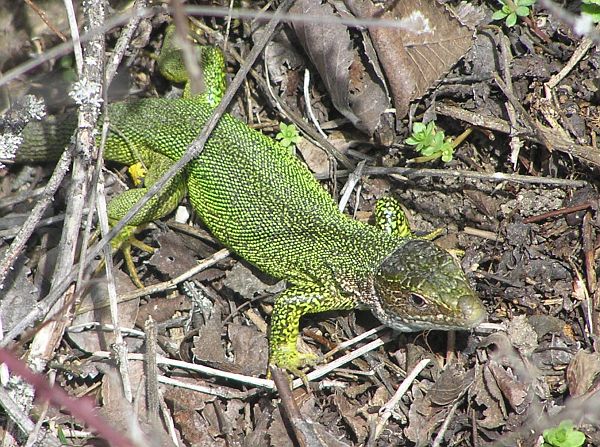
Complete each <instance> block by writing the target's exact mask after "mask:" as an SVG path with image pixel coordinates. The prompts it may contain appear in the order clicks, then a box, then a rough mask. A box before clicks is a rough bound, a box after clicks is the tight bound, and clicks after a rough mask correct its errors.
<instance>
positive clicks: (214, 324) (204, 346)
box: [192, 305, 229, 366]
mask: <svg viewBox="0 0 600 447" xmlns="http://www.w3.org/2000/svg"><path fill="white" fill-rule="evenodd" d="M222 331H223V321H222V319H221V308H220V307H219V306H218V305H215V306H214V307H213V310H212V314H211V316H210V318H209V320H208V321H207V322H206V324H205V325H204V326H202V327H201V328H200V329H199V330H198V335H197V336H195V337H194V347H193V348H192V353H193V354H194V355H195V356H196V358H197V359H198V360H199V361H201V362H204V363H208V364H210V365H222V366H225V365H229V361H228V360H227V357H226V356H225V349H224V347H223V340H222V339H221V332H222Z"/></svg>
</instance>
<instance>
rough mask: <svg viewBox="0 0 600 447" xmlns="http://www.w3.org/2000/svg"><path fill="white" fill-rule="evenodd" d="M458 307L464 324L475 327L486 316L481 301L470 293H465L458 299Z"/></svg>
mask: <svg viewBox="0 0 600 447" xmlns="http://www.w3.org/2000/svg"><path fill="white" fill-rule="evenodd" d="M458 308H459V309H460V310H461V312H462V314H463V317H464V319H465V325H466V326H468V327H475V326H477V325H479V323H481V322H483V321H484V320H485V318H486V311H485V308H484V307H483V304H482V303H481V301H480V300H479V299H478V298H476V297H473V296H471V295H465V296H463V297H461V298H460V299H459V300H458Z"/></svg>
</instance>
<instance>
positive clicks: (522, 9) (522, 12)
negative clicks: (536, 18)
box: [515, 6, 529, 17]
mask: <svg viewBox="0 0 600 447" xmlns="http://www.w3.org/2000/svg"><path fill="white" fill-rule="evenodd" d="M515 12H516V14H517V15H518V16H519V17H525V16H528V15H529V8H528V7H527V6H519V7H518V8H517V10H516V11H515Z"/></svg>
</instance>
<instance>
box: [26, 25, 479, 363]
mask: <svg viewBox="0 0 600 447" xmlns="http://www.w3.org/2000/svg"><path fill="white" fill-rule="evenodd" d="M171 33H172V30H171V29H169V31H168V36H167V38H166V39H165V45H164V47H163V50H162V53H161V58H160V59H159V66H160V67H161V70H162V71H163V72H166V73H167V74H168V76H169V78H170V79H176V80H183V79H185V78H186V75H185V71H184V70H182V69H181V67H182V65H181V62H180V59H179V52H178V51H177V49H176V48H175V50H174V49H173V46H172V45H171V38H170V36H171ZM207 53H208V56H206V55H205V56H204V57H203V66H204V68H205V77H206V78H207V82H206V83H207V85H208V86H209V89H210V92H209V93H208V94H204V95H200V96H196V97H190V95H187V96H188V97H184V98H181V99H138V100H134V101H128V102H122V103H117V104H113V105H111V106H110V107H109V111H110V122H111V126H112V127H111V129H112V131H111V133H110V136H109V138H108V141H107V145H106V152H105V158H106V159H109V160H113V161H117V162H120V163H123V164H126V165H132V164H136V163H140V162H141V163H142V164H143V165H144V167H145V168H146V169H147V172H148V173H147V175H146V177H145V183H146V186H149V185H150V184H152V183H153V182H154V181H156V179H157V178H159V177H160V176H161V175H162V173H163V172H164V171H165V169H166V168H167V167H168V166H169V165H170V164H171V163H172V162H173V161H175V160H177V159H179V158H180V157H181V156H182V154H183V153H184V152H185V150H186V148H187V146H188V145H189V144H190V143H191V142H192V141H193V140H194V139H195V138H196V137H197V135H198V134H199V132H200V130H201V129H202V127H203V126H204V123H205V122H206V121H207V119H208V118H209V116H210V114H211V112H212V110H213V107H214V105H215V104H216V102H218V100H219V99H220V97H221V94H222V90H223V88H224V81H223V79H224V75H223V59H222V56H220V53H218V52H215V51H214V50H211V51H208V52H207ZM205 54H206V53H205ZM165 55H166V56H165ZM173 55H174V56H173ZM161 59H162V60H161ZM173 61H175V62H173ZM165 67H168V68H165ZM28 127H29V126H28ZM73 129H74V122H73V123H71V125H70V126H67V125H65V124H62V125H57V124H56V123H54V124H42V125H40V124H39V123H32V125H31V126H30V127H29V128H26V129H25V132H24V138H25V141H24V143H23V145H22V148H21V149H20V151H19V154H18V158H20V159H21V161H23V160H32V159H37V160H39V159H41V158H49V157H50V152H51V151H53V152H55V148H57V147H58V148H62V147H64V146H65V144H66V143H67V142H68V138H69V137H70V135H71V132H72V130H73ZM52 133H54V134H55V136H54V137H51V136H50V135H51V134H52ZM186 190H187V192H188V195H189V198H190V201H191V203H192V206H193V207H194V209H195V210H196V212H197V213H198V215H199V216H200V218H201V219H202V221H203V222H204V223H205V225H206V226H207V227H208V228H209V230H210V231H211V232H212V234H213V235H214V236H215V237H216V238H217V239H218V240H219V241H221V242H222V243H223V244H224V245H225V246H227V247H229V248H230V249H232V250H233V251H234V252H236V253H237V254H238V255H239V256H240V257H242V258H244V259H245V260H246V261H248V262H250V263H252V264H254V265H255V266H256V267H257V268H258V269H260V270H262V271H263V272H265V273H268V274H269V275H271V276H273V277H275V278H279V279H285V280H287V281H288V282H289V284H290V286H289V288H288V289H287V290H286V291H284V292H283V293H281V294H280V295H279V296H277V297H276V299H275V307H274V310H273V315H272V317H271V326H270V333H269V346H270V363H271V364H274V365H277V366H280V367H283V368H286V369H288V370H290V371H293V372H296V373H299V368H300V367H301V366H302V365H304V364H305V363H307V362H309V361H312V360H314V359H313V357H312V356H307V355H305V354H300V353H299V352H298V350H297V348H296V341H297V338H298V334H299V333H298V326H299V320H300V318H301V317H302V316H303V315H305V314H309V313H316V312H324V311H331V310H342V309H353V308H356V307H362V308H368V309H370V310H371V311H372V312H373V313H374V314H375V315H376V316H377V317H378V318H379V319H380V320H381V321H382V322H384V323H386V324H388V325H389V326H391V327H392V328H395V329H398V330H401V331H417V330H422V329H442V330H454V329H470V328H472V327H474V326H476V325H477V324H479V323H480V322H481V321H482V320H483V319H484V318H485V310H484V307H483V305H482V303H481V301H480V300H479V298H478V297H477V296H476V294H475V293H474V291H473V289H472V288H471V287H470V285H469V282H468V280H467V279H466V277H465V275H464V273H463V271H462V270H461V268H460V266H459V265H458V263H457V262H456V261H455V259H454V258H453V257H452V256H451V255H449V254H448V253H447V252H446V251H444V250H442V249H440V248H438V247H437V246H435V245H434V244H433V243H431V242H429V241H426V240H422V239H417V238H413V237H412V236H411V234H410V230H409V229H408V226H407V225H406V223H405V220H404V219H405V218H404V213H403V212H402V210H401V208H400V207H399V205H398V204H397V202H395V201H393V200H388V201H387V202H385V203H384V204H383V205H378V208H377V211H376V214H377V215H378V222H379V227H373V226H369V225H366V224H363V223H361V222H357V221H355V220H353V219H350V218H349V217H348V216H346V215H344V214H342V213H341V212H339V211H338V209H337V206H336V204H335V203H334V202H333V200H332V199H331V197H330V196H329V194H328V193H327V192H326V191H325V189H324V188H323V187H322V186H321V185H320V184H319V183H318V182H317V181H316V180H315V178H314V177H313V176H312V174H311V173H310V172H309V171H308V169H307V168H306V167H305V166H304V165H303V164H302V163H301V162H300V161H299V160H298V158H296V157H295V156H294V155H293V154H292V153H291V152H290V151H289V150H288V149H286V148H284V147H282V146H281V145H280V144H278V143H277V142H275V141H274V140H272V139H270V138H268V137H266V136H264V135H263V134H261V133H259V132H257V131H255V130H252V129H251V128H249V127H248V126H247V125H246V124H244V123H243V122H242V121H240V120H238V119H236V118H234V117H232V116H230V115H225V116H223V118H222V119H221V120H220V122H219V124H218V126H217V127H216V129H215V131H214V132H213V133H212V135H211V138H210V139H209V140H208V142H207V144H206V146H205V148H204V151H203V152H202V154H201V155H200V156H199V157H198V158H197V159H195V160H193V161H192V162H191V163H189V165H188V166H187V167H186V169H185V171H184V172H183V173H181V174H179V175H178V176H177V177H176V178H174V179H173V180H172V181H171V182H170V183H169V185H168V186H167V188H165V190H163V191H162V192H161V193H160V194H159V195H158V196H156V197H154V199H153V200H152V201H151V202H150V203H149V204H148V205H146V207H144V209H143V210H142V211H141V212H140V213H139V214H138V215H137V216H136V217H135V219H134V221H132V222H130V226H129V227H128V228H127V229H126V231H124V233H123V234H122V235H120V238H119V241H118V242H117V244H116V245H119V244H127V240H128V238H129V237H130V236H131V235H132V234H133V232H134V230H135V228H136V227H137V226H139V225H143V224H145V223H147V222H149V221H151V220H154V219H157V218H160V217H163V216H164V215H166V214H168V213H169V212H170V211H171V210H173V208H174V207H175V206H176V205H177V203H178V202H179V200H180V199H181V198H182V197H183V196H184V194H185V193H186ZM145 191H146V189H145V188H138V189H133V190H129V191H126V192H124V193H123V194H122V195H120V196H119V197H117V198H116V199H114V200H113V201H111V203H110V205H109V217H110V220H111V222H116V221H117V220H119V219H120V218H121V217H122V216H123V215H125V213H126V211H127V210H128V209H129V208H130V207H131V205H132V204H133V203H135V202H136V201H137V200H138V199H139V198H140V197H141V196H142V195H143V194H144V193H145Z"/></svg>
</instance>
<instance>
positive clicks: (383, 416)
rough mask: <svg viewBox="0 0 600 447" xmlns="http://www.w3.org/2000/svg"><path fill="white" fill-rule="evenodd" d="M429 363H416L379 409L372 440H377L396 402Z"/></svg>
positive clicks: (425, 360) (426, 361) (428, 360)
mask: <svg viewBox="0 0 600 447" xmlns="http://www.w3.org/2000/svg"><path fill="white" fill-rule="evenodd" d="M429 362H431V360H430V359H423V360H421V361H420V362H419V363H417V365H416V366H415V367H414V368H413V370H412V371H411V372H410V373H409V374H408V375H407V376H406V378H405V379H404V380H403V381H402V383H401V384H400V386H399V387H398V389H397V390H396V393H395V394H394V396H393V397H392V398H391V399H390V400H389V402H387V403H386V404H385V405H384V406H383V407H381V410H379V414H380V418H379V422H378V423H377V426H376V427H375V431H374V432H373V433H372V438H373V440H377V439H378V438H379V436H380V435H381V432H382V431H383V428H384V427H385V424H387V421H388V419H389V418H390V417H392V414H393V412H394V410H395V408H396V406H397V405H398V402H400V399H402V396H404V394H405V393H406V392H407V391H408V388H410V386H411V385H412V383H413V381H414V380H415V379H416V378H417V376H418V375H419V374H420V373H421V371H423V370H424V369H425V367H426V366H427V365H428V364H429Z"/></svg>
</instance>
